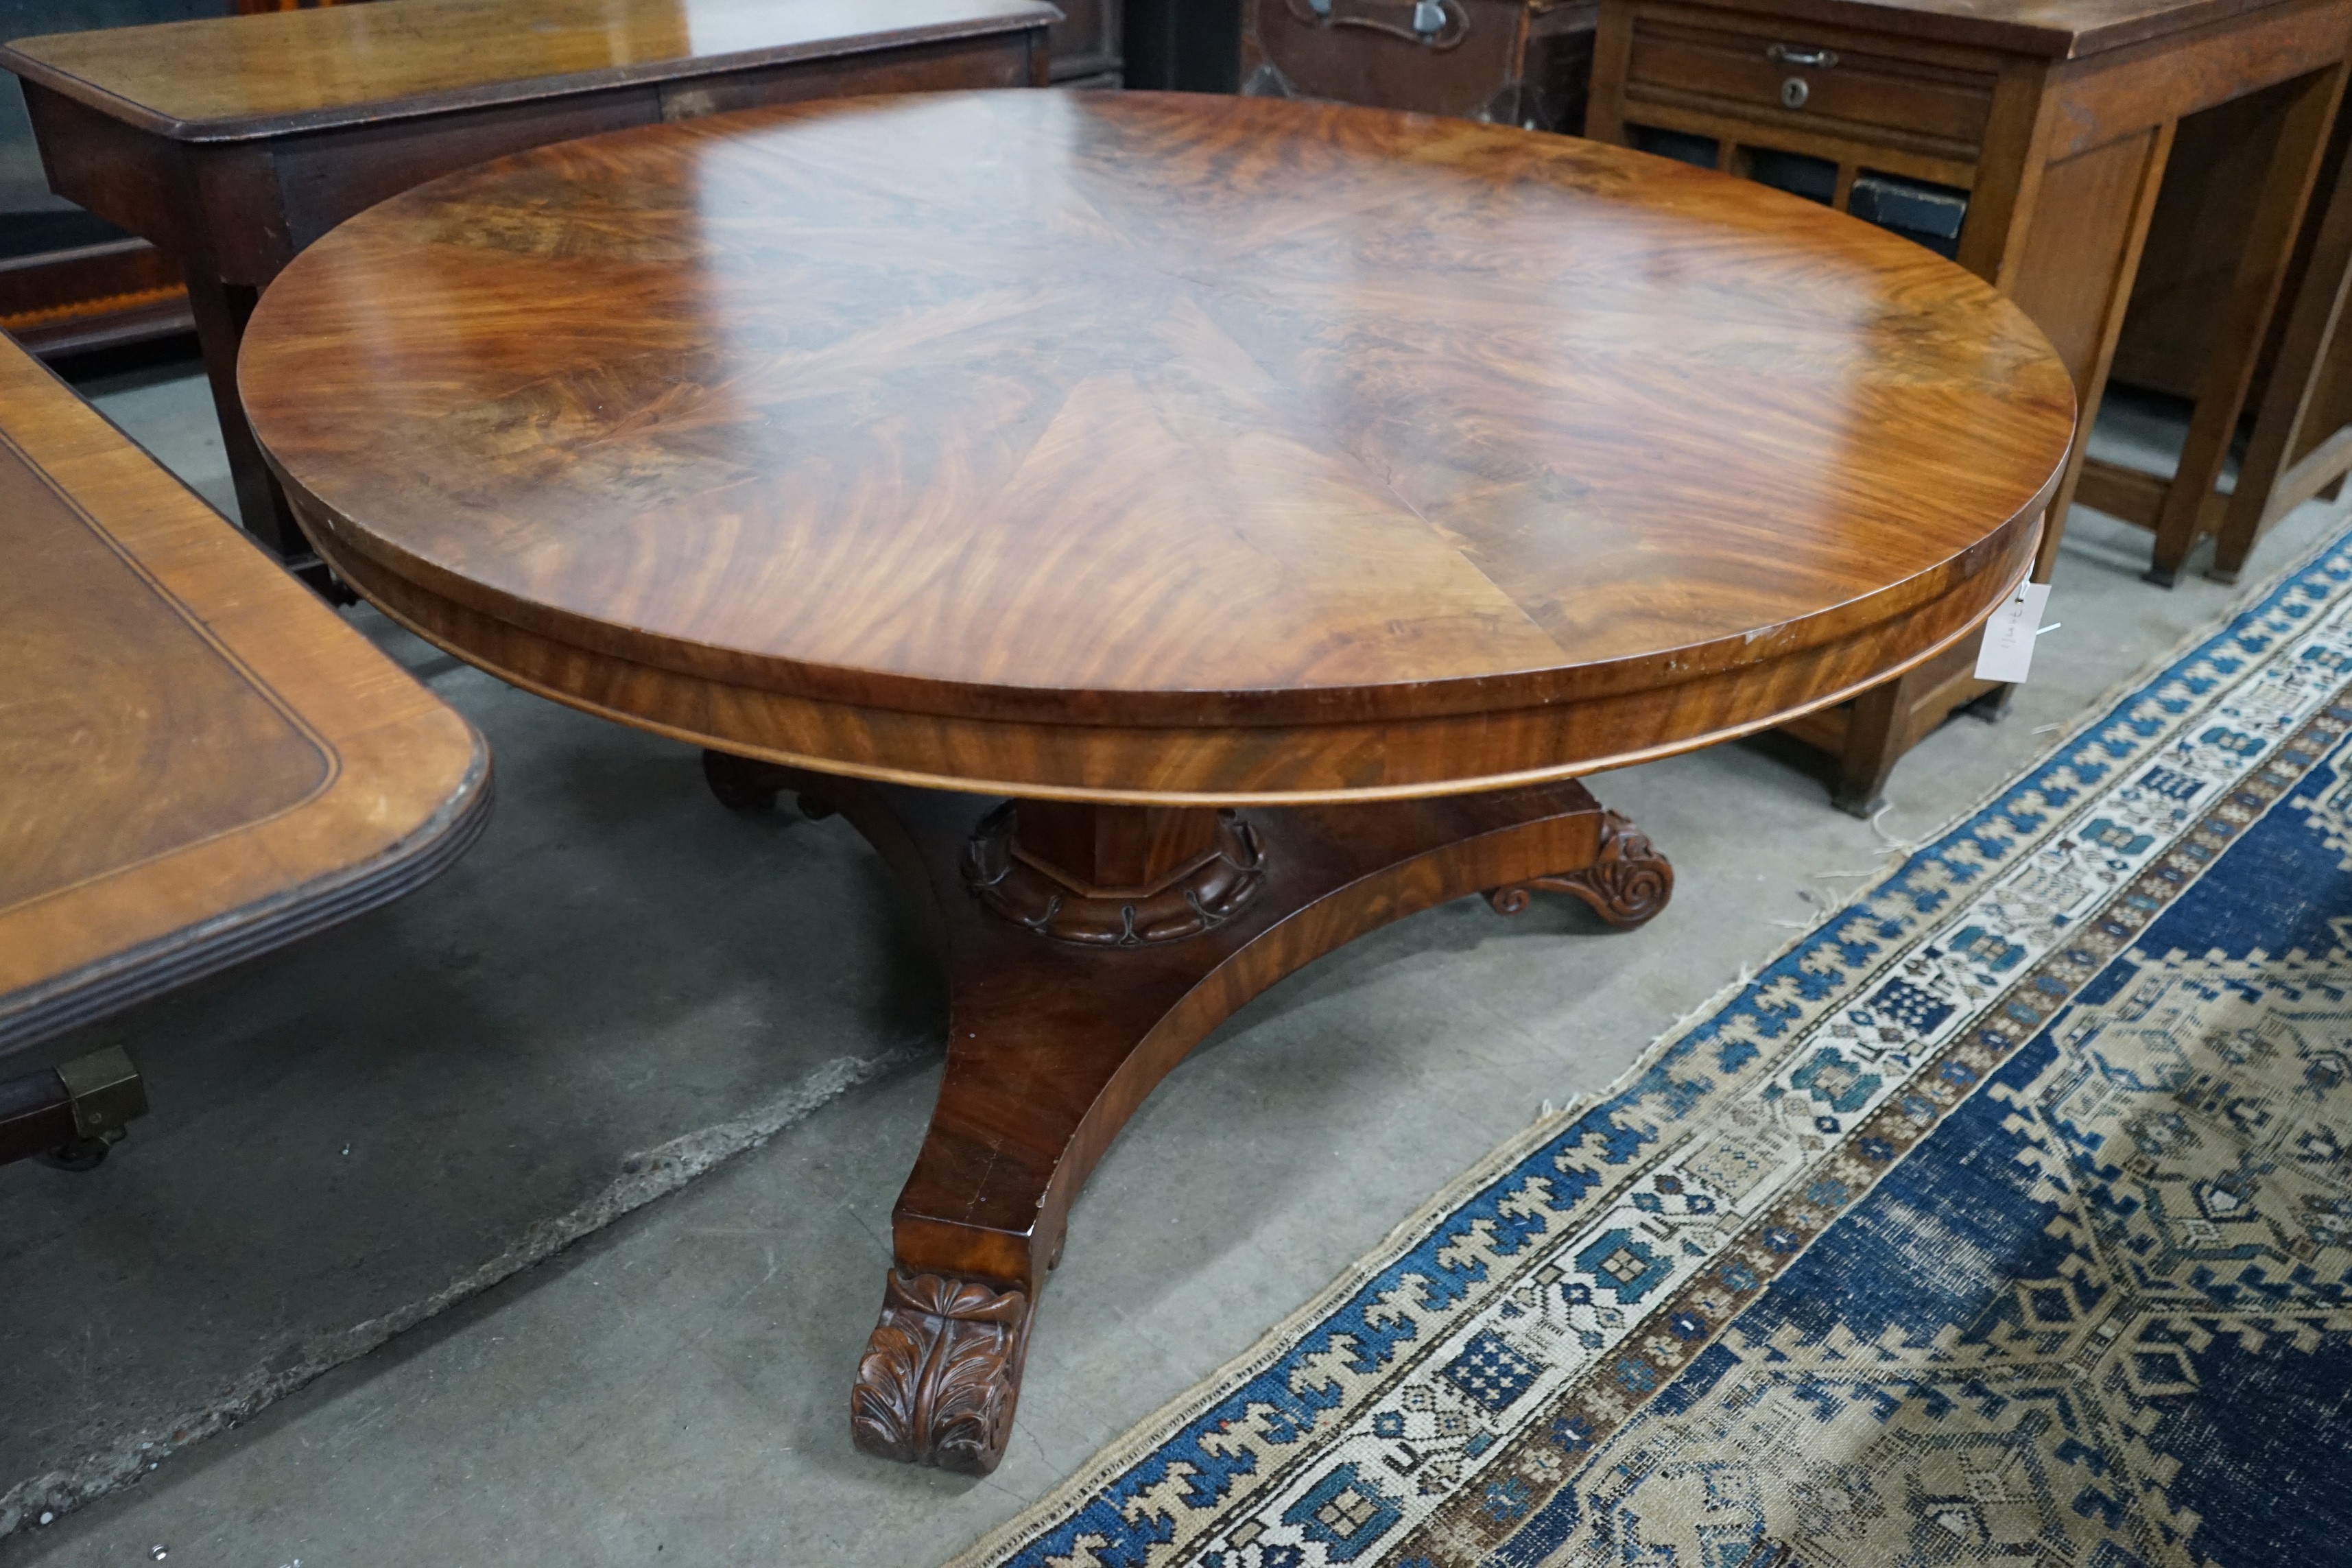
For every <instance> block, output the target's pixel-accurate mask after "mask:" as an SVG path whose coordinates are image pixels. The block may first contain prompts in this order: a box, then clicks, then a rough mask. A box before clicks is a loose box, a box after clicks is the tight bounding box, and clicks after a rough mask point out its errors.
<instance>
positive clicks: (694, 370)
mask: <svg viewBox="0 0 2352 1568" xmlns="http://www.w3.org/2000/svg"><path fill="white" fill-rule="evenodd" d="M241 374H242V387H243V392H244V395H245V398H246V401H247V406H248V409H249V411H250V413H251V415H252V419H253V424H254V428H255V430H256V432H257V435H258V436H259V437H260V440H261V442H262V444H263V446H264V447H265V449H266V451H267V453H268V456H269V457H270V459H271V461H272V463H273V466H274V468H276V470H277V471H278V474H279V476H280V478H281V479H284V481H285V482H286V484H287V487H288V490H289V496H290V497H291V498H292V499H293V500H294V503H295V506H296V510H297V512H298V515H300V516H301V517H302V518H303V519H304V521H305V524H306V526H307V527H309V528H310V531H311V532H312V535H313V538H314V541H315V542H317V543H318V545H319V547H320V551H321V552H322V553H323V554H325V555H326V556H327V557H328V558H329V559H330V560H331V561H332V562H334V563H336V564H337V566H338V568H339V570H341V571H342V572H343V573H344V574H346V576H347V577H348V579H349V580H350V581H351V582H352V584H354V585H355V586H357V587H358V588H359V589H360V590H361V591H362V593H365V594H367V595H370V596H371V597H373V598H375V599H376V600H377V601H378V602H379V603H380V604H383V605H385V606H386V607H387V608H388V609H389V610H391V611H392V613H394V614H395V615H396V616H400V617H402V618H403V619H404V620H406V621H408V622H410V623H411V624H412V625H415V626H418V627H419V628H420V629H421V630H423V631H424V632H425V634H426V635H427V636H429V637H434V638H435V639H436V640H438V641H440V642H442V643H443V644H444V645H445V646H447V647H452V648H454V649H456V650H457V651H459V652H461V653H462V654H464V655H465V656H466V657H467V658H472V659H474V660H475V661H476V662H478V663H481V664H484V665H485V666H487V667H488V668H493V669H496V670H498V671H499V673H501V674H504V675H506V676H508V677H509V679H515V680H517V681H518V682H519V683H520V684H523V685H525V686H528V687H530V688H532V689H538V690H541V691H544V692H547V693H548V694H550V695H552V696H556V697H559V698H561V699H562V700H567V701H571V702H573V703H575V704H577V705H579V706H582V707H583V708H587V709H590V710H594V711H599V712H604V713H606V714H609V715H611V716H613V717H615V718H620V719H624V720H625V721H630V722H634V723H638V724H641V725H644V726H646V727H647V728H652V729H656V730H661V731H667V732H671V733H676V734H680V735H684V736H688V737H691V738H695V739H698V740H701V741H704V742H708V743H710V744H713V745H716V746H718V747H719V748H720V749H722V750H729V751H733V752H741V753H744V754H749V755H755V756H762V757H767V758H770V759H772V760H775V761H780V762H787V763H801V764H803V765H806V766H810V767H814V768H816V769H819V770H823V771H831V772H836V773H856V774H861V775H864V776H869V777H879V778H895V779H899V780H904V781H908V782H915V783H922V784H950V785H959V786H961V787H966V788H975V789H982V790H994V791H999V792H1002V793H1007V794H1014V795H1047V796H1050V795H1068V796H1075V797H1079V798H1096V799H1128V800H1160V801H1166V802H1188V803H1196V804H1197V803H1206V802H1213V801H1222V802H1240V801H1248V800H1267V801H1280V800H1297V799H1342V798H1350V797H1353V798H1374V797H1402V796H1411V795H1428V794H1433V793H1440V792H1444V791H1450V790H1465V789H1476V788H1483V787H1491V786H1496V785H1500V784H1508V783H1512V782H1524V781H1526V780H1529V779H1534V778H1539V777H1557V776H1564V775H1567V774H1570V773H1581V772H1587V771H1591V770H1592V769H1594V768H1598V767H1601V766H1606V765H1611V764H1612V763H1620V762H1623V761H1626V760H1629V759H1631V758H1633V757H1638V756H1644V755H1654V754H1660V753H1663V752H1669V751H1673V750H1677V749H1683V748H1685V747H1688V746H1691V745H1696V744H1701V743H1705V742H1709V741H1713V740H1717V739H1721V738H1724V737H1726V736H1728V735H1731V734H1736V733H1739V732H1742V731H1747V730H1751V729H1755V728H1758V727H1760V726H1762V725H1765V724H1769V723H1770V722H1773V721H1777V720H1779V719H1781V718H1784V717H1786V716H1788V715H1789V714H1790V713H1792V712H1795V711H1800V710H1803V709H1805V708H1807V707H1809V706H1812V705H1816V704H1819V703H1821V702H1825V701H1830V700H1836V699H1838V698H1840V697H1843V696H1844V695H1847V694H1850V693H1851V692H1852V691H1853V690H1856V689H1861V688H1862V687H1864V686H1867V685H1868V684H1870V683H1872V682H1874V681H1875V680H1877V679H1881V678H1883V677H1885V675H1887V674H1890V673H1892V672H1894V671H1895V670H1896V669H1899V668H1904V667H1906V666H1907V665H1908V664H1909V663H1912V662H1915V661H1916V660H1917V659H1920V658H1926V657H1928V656H1929V655H1931V654H1932V653H1934V652H1935V651H1936V650H1937V649H1938V648H1940V647H1944V646H1946V645H1947V644H1949V643H1951V642H1953V641H1955V640H1956V639H1958V638H1959V637H1964V636H1966V635H1968V633H1969V630H1970V628H1971V627H1972V626H1973V625H1974V624H1975V623H1976V622H1977V621H1978V620H1979V619H1980V618H1981V616H1983V614H1985V613H1986V612H1987V611H1988V610H1989V609H1990V606H1991V605H1993V604H1994V603H1996V602H1998V600H1999V598H2000V595H2001V594H2002V593H2003V592H2004V591H2005V590H2006V588H2007V587H2008V586H2009V584H2011V582H2013V581H2014V580H2015V579H2016V578H2017V577H2018V576H2019V575H2020V574H2021V573H2022V572H2023V570H2024V569H2025V565H2026V563H2027V562H2028V561H2029V559H2030V557H2031V554H2032V542H2033V539H2034V535H2035V532H2036V529H2037V526H2038V521H2039V518H2040V514H2041V511H2042V506H2043V504H2044V502H2045V501H2046V500H2047V497H2048V495H2049V493H2050V490H2051V487H2052V485H2053V481H2054V479H2055V478H2056V475H2057V471H2058V468H2059V465H2060V461H2061V459H2062V458H2063V454H2064V452H2065V449H2066V445H2067V441H2068V437H2069V436H2070V434H2071V431H2072V426H2073V408H2074V401H2073V396H2072V394H2071V391H2070V389H2069V385H2068V382H2067V378H2066V374H2065V371H2064V369H2063V366H2062V365H2061V364H2060V363H2059V362H2058V361H2057V359H2056V358H2055V357H2054V355H2053V353H2052V352H2051V350H2050V348H2049V346H2048V344H2047V343H2046V342H2044V340H2043V339H2042V336H2041V334H2040V333H2039V332H2038V331H2036V329H2035V328H2034V327H2033V326H2032V324H2031V323H2030V322H2029V321H2027V320H2026V319H2025V318H2024V316H2023V315H2022V314H2021V313H2020V312H2019V310H2017V309H2016V308H2015V307H2014V306H2013V305H2011V304H2010V303H2009V302H2008V301H2007V300H2003V299H2001V298H2000V296H1998V295H1997V294H1995V293H1994V292H1993V290H1992V289H1990V288H1989V287H1987V286H1986V285H1984V284H1983V283H1981V282H1979V280H1977V279H1974V278H1972V277H1970V276H1969V275H1968V274H1967V273H1965V272H1963V271H1962V270H1960V269H1959V268H1956V267H1954V266H1952V265H1950V264H1949V263H1947V262H1945V261H1943V260H1941V259H1939V258H1936V257H1934V256H1932V255H1930V254H1928V253H1927V252H1926V251H1924V250H1922V249H1920V248H1919V247H1916V246H1913V245H1910V244H1908V243H1907V242H1906V241H1903V240H1900V239H1897V238H1895V237H1892V236H1889V235H1887V234H1885V233H1884V232H1882V231H1880V230H1877V229H1875V228H1873V227H1871V226H1868V225H1865V224H1863V223H1860V222H1857V221H1854V220H1852V219H1849V218H1846V217H1844V216H1839V215H1835V214H1831V213H1826V212H1823V211H1822V210H1821V209H1819V208H1817V207H1814V206H1812V205H1809V204H1807V203H1804V202H1802V201H1800V200H1797V199H1795V198H1792V197H1789V196H1786V195H1781V194H1780V193H1777V192H1773V191H1769V190H1766V189H1763V188H1761V187H1759V186H1756V185H1754V184H1748V183H1746V182H1741V181H1736V180H1731V179H1727V178H1724V177H1721V176H1718V175H1716V174H1707V173H1704V172H1699V171H1695V170H1690V169H1686V168H1683V167H1680V166H1677V165H1674V164H1670V163H1664V162H1663V161H1659V160H1654V159H1650V158H1646V157H1643V156H1642V155H1640V154H1637V153H1630V152H1625V151H1622V150H1618V149H1612V148H1607V147H1601V146H1597V145H1594V144H1591V143H1588V142H1578V141H1572V140H1569V139H1565V138H1557V137H1549V136H1541V135H1537V134H1532V133H1528V132H1517V131H1512V130H1507V129H1503V128H1498V127H1489V126H1478V125H1472V124H1468V123H1465V122H1460V121H1442V120H1432V119H1424V118H1420V117H1416V116H1411V115H1400V114H1391V113H1388V112H1385V111H1380V110H1363V109H1343V108H1338V107H1333V106H1328V105H1315V104H1306V103H1297V102H1286V101H1277V100H1234V99H1209V98H1185V97H1179V96H1161V95H1150V94H1126V95H1118V96H1114V97H1098V96H1088V95H1081V94H1061V93H998V94H971V95H961V94H954V95H931V96H928V97H923V98H910V99H885V100H854V101H850V102H846V103H836V104H828V105H822V106H807V107H795V108H793V109H789V110H770V111H761V112H759V113H755V114H744V115H732V116H719V117H714V118H712V119H709V120H707V121H695V122H692V123H687V124H677V125H665V126H659V127H649V128H646V129H644V130H640V131H632V132H621V133H618V134H614V135H611V136H604V137H598V138H592V139H589V140H586V141H582V142H571V143H566V144H563V145H560V146H554V147H548V148H543V149H541V150H538V151H536V152H532V153H524V154H520V155H519V156H516V157H514V158H510V159H507V160H502V161H500V162H499V163H492V164H488V165H485V166H483V167H482V168H479V169H476V170H470V171H467V172H464V173H461V174H456V175H452V176H449V177H447V178H446V179H443V180H440V181H436V182H435V183H434V184H429V185H426V186H425V187H422V188H420V189H418V190H416V191H414V192H411V193H409V194H407V195H403V196H400V197H397V198H395V199H394V200H392V201H390V202H387V203H385V204H384V205H381V206H378V207H376V208H374V209H373V210H371V211H369V212H367V213H365V214H362V216H359V217H358V218H356V219H354V220H352V222H351V223H349V224H347V225H345V226H343V227H341V229H339V230H337V231H336V232H335V233H333V234H331V235H330V236H329V237H327V238H325V239H324V240H322V241H320V243H319V244H317V245H315V246H313V247H311V248H310V250H309V251H308V252H306V253H305V254H304V255H303V256H301V257H300V258H298V259H297V260H296V261H295V262H294V263H293V265H292V266H291V267H289V268H288V269H287V271H286V272H285V273H284V274H283V275H282V276H281V277H280V279H278V283H277V284H276V285H275V286H274V287H273V288H272V289H271V290H270V291H269V293H268V295H267V296H266V297H265V299H264V300H263V301H262V303H261V306H260V308H259V310H258V311H257V314H256V315H255V317H254V319H253V321H252V324H251V326H250V328H249V335H248V337H247V342H246V346H245V351H244V358H243V362H242V373H241Z"/></svg>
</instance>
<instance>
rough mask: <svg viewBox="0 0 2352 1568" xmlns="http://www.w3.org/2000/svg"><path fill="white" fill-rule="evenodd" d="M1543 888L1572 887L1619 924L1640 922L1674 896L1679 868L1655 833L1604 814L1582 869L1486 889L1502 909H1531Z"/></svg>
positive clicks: (1514, 911)
mask: <svg viewBox="0 0 2352 1568" xmlns="http://www.w3.org/2000/svg"><path fill="white" fill-rule="evenodd" d="M1538 892H1546V893H1570V894H1573V895H1574V896H1575V897H1577V898H1580V899H1582V900H1584V901H1585V902H1586V903H1588V904H1590V905H1591V906H1592V910H1593V912H1594V913H1596V914H1598V915H1599V916H1600V917H1601V919H1602V920H1604V921H1608V922H1609V923H1610V924H1611V925H1614V926H1637V925H1640V924H1642V923H1643V921H1647V920H1648V919H1650V918H1651V917H1652V916H1653V915H1654V914H1656V913H1657V912H1658V911H1659V910H1663V909H1664V908H1665V907H1666V900H1668V899H1670V898H1672V897H1674V892H1675V868H1674V867H1673V865H1672V864H1670V863H1669V862H1668V861H1667V859H1666V858H1665V857H1664V856H1663V855H1661V854H1659V853H1658V851H1657V849H1656V847H1654V846H1653V845H1652V844H1651V843H1650V838H1649V835H1647V834H1645V833H1643V831H1642V830H1641V829H1640V828H1638V827H1636V826H1633V823H1631V822H1630V821H1628V820H1626V819H1625V818H1624V817H1622V816H1619V815H1618V814H1617V813H1615V812H1613V811H1611V812H1604V813H1602V814H1601V847H1600V848H1599V849H1598V850H1597V851H1596V852H1595V853H1594V855H1593V857H1592V864H1591V865H1590V866H1587V867H1585V868H1583V869H1582V870H1580V871H1565V872H1561V873H1559V875H1557V876H1550V877H1530V878H1528V879H1527V880H1525V881H1522V882H1513V883H1511V884H1509V885H1508V886H1507V887H1501V888H1496V889H1492V890H1491V891H1489V892H1488V893H1487V895H1486V901H1487V903H1489V904H1491V905H1492V906H1494V910H1495V912H1496V914H1498V915H1516V914H1522V913H1525V912H1526V910H1527V908H1528V904H1529V903H1531V902H1533V901H1534V899H1535V895H1536V894H1537V893H1538Z"/></svg>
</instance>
